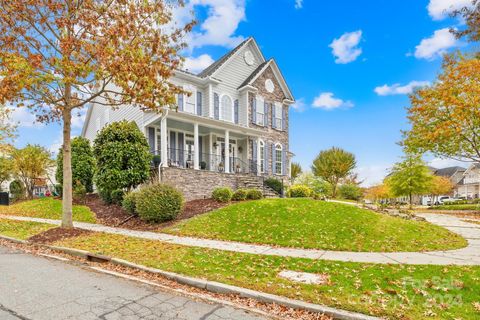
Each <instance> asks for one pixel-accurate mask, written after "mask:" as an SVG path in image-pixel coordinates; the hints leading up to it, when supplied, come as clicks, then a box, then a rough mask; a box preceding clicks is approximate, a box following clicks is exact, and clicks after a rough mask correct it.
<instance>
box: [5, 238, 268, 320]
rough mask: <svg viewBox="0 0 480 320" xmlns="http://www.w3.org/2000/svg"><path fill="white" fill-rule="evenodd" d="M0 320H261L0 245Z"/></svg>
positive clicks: (218, 306) (229, 308)
mask: <svg viewBox="0 0 480 320" xmlns="http://www.w3.org/2000/svg"><path fill="white" fill-rule="evenodd" d="M0 319H2V320H18V319H22V320H26V319H32V320H36V319H39V320H41V319H48V320H50V319H105V320H109V319H192V320H193V319H198V320H221V319H242V320H243V319H264V318H261V317H260V316H258V315H254V314H251V313H247V312H246V311H244V310H241V309H235V308H233V307H230V306H224V305H222V304H212V303H208V302H205V301H202V300H198V301H197V300H194V299H193V298H187V297H183V296H180V295H177V294H176V293H173V292H165V291H160V290H159V289H158V288H156V287H152V286H149V285H146V284H140V283H137V282H133V281H129V280H125V279H119V278H116V277H114V276H110V275H107V274H102V273H97V272H94V271H92V270H90V269H87V268H83V267H80V266H76V265H72V264H69V263H66V262H62V261H56V260H52V259H48V258H45V257H41V256H34V255H29V254H26V253H23V252H21V251H16V250H13V249H9V248H5V247H1V246H0Z"/></svg>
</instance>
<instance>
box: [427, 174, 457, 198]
mask: <svg viewBox="0 0 480 320" xmlns="http://www.w3.org/2000/svg"><path fill="white" fill-rule="evenodd" d="M452 190H453V184H452V182H451V181H450V179H448V178H446V177H440V176H433V178H432V184H431V186H430V194H431V195H432V196H433V203H436V202H437V198H438V196H441V195H447V194H449V193H450V192H452Z"/></svg>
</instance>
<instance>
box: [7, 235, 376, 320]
mask: <svg viewBox="0 0 480 320" xmlns="http://www.w3.org/2000/svg"><path fill="white" fill-rule="evenodd" d="M0 238H2V239H5V240H9V241H12V242H16V243H21V244H33V243H32V242H29V241H24V240H19V239H15V238H10V237H7V236H2V235H0ZM37 245H38V244H37ZM41 246H43V247H45V248H48V249H52V250H57V251H61V252H63V253H66V254H69V255H73V256H76V257H80V258H84V259H89V257H101V258H103V259H105V262H110V263H113V264H116V265H120V266H124V267H128V268H132V269H137V270H141V271H146V272H149V273H153V274H158V275H160V276H162V277H164V278H167V279H170V280H173V281H175V282H178V283H180V284H184V285H188V286H192V287H195V288H199V289H203V290H206V291H209V292H213V293H219V294H233V295H238V296H240V297H242V298H250V299H254V300H257V301H260V302H264V303H273V304H278V305H282V306H286V307H289V308H293V309H300V310H306V311H310V312H315V313H320V314H325V315H327V316H330V317H333V318H335V319H340V320H379V319H380V318H378V317H373V316H368V315H365V314H362V313H357V312H351V311H345V310H340V309H335V308H332V307H328V306H323V305H319V304H313V303H308V302H304V301H300V300H294V299H290V298H285V297H281V296H277V295H273V294H269V293H264V292H259V291H255V290H250V289H245V288H241V287H236V286H232V285H228V284H224V283H220V282H215V281H208V280H204V279H198V278H192V277H188V276H183V275H180V274H177V273H174V272H168V271H163V270H160V269H155V268H150V267H147V266H143V265H139V264H135V263H132V262H129V261H126V260H122V259H118V258H111V257H105V256H99V255H96V254H94V253H91V252H88V251H85V250H80V249H72V248H66V247H57V246H49V245H41Z"/></svg>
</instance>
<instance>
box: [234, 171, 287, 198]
mask: <svg viewBox="0 0 480 320" xmlns="http://www.w3.org/2000/svg"><path fill="white" fill-rule="evenodd" d="M237 187H238V188H239V189H256V190H260V191H261V192H262V193H263V196H264V197H265V198H279V197H280V195H279V194H278V193H277V192H276V191H275V190H273V189H272V188H270V187H268V186H265V185H264V184H263V177H258V176H242V177H238V178H237Z"/></svg>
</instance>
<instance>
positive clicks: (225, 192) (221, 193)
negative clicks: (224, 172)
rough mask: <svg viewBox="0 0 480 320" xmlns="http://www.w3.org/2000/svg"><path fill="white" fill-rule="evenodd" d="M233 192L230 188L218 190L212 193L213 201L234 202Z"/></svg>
mask: <svg viewBox="0 0 480 320" xmlns="http://www.w3.org/2000/svg"><path fill="white" fill-rule="evenodd" d="M232 196H233V191H232V189H230V188H216V189H215V190H213V192H212V198H213V200H216V201H218V202H229V201H230V200H232Z"/></svg>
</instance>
